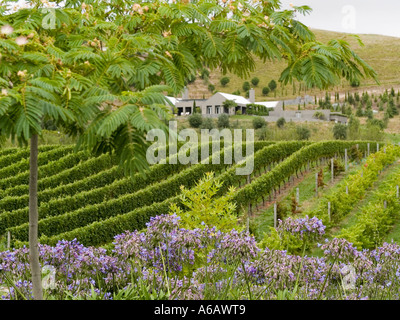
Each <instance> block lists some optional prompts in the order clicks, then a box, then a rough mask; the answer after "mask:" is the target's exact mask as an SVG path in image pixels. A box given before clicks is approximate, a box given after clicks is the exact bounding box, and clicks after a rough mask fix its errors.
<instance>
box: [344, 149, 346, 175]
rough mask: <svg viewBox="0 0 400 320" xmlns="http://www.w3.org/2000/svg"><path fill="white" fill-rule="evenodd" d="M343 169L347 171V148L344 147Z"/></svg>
mask: <svg viewBox="0 0 400 320" xmlns="http://www.w3.org/2000/svg"><path fill="white" fill-rule="evenodd" d="M344 169H345V171H347V149H344Z"/></svg>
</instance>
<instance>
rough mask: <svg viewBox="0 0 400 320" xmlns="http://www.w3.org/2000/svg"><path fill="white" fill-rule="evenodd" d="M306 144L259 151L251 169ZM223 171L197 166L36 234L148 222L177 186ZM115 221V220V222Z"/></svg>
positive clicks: (43, 225) (21, 228)
mask: <svg viewBox="0 0 400 320" xmlns="http://www.w3.org/2000/svg"><path fill="white" fill-rule="evenodd" d="M306 144H309V143H306V142H284V143H278V144H276V145H266V146H265V147H264V148H263V149H261V150H260V151H257V152H256V153H255V156H254V164H255V169H258V168H259V167H263V166H266V165H271V164H272V163H274V162H278V161H281V160H283V159H284V158H285V157H286V156H288V155H289V154H291V153H293V152H295V151H297V150H299V149H300V148H301V147H303V146H304V145H306ZM239 166H241V165H235V166H232V167H231V168H229V169H228V170H227V171H225V172H224V173H223V174H222V175H224V177H225V178H226V181H225V182H226V183H224V185H227V186H228V183H229V182H231V181H232V177H233V176H234V172H235V170H236V168H237V167H239ZM227 167H228V165H225V164H220V165H214V164H212V161H210V164H208V165H206V164H198V165H195V166H192V167H190V168H188V169H187V170H184V171H182V172H181V173H179V174H177V175H175V176H173V177H171V178H169V179H167V180H166V181H163V182H161V183H158V184H155V185H151V186H149V187H147V188H146V189H143V190H140V191H138V192H136V193H133V194H127V195H124V196H121V197H119V198H116V199H112V200H109V201H105V202H102V203H99V204H94V205H89V206H86V207H84V208H81V209H78V210H76V211H71V212H67V213H65V214H62V215H60V216H55V217H49V218H47V219H43V220H41V221H40V222H39V233H40V234H43V236H42V238H41V239H44V238H43V237H44V236H51V235H55V236H57V234H58V233H61V234H63V232H64V233H65V232H67V231H70V230H74V229H75V228H80V227H85V226H86V225H87V224H90V223H96V222H97V221H99V220H102V219H104V220H106V221H107V220H110V219H114V218H115V216H120V215H125V214H126V213H127V212H130V211H132V212H137V211H138V210H139V212H145V215H146V216H147V217H148V218H149V217H150V216H154V215H157V214H160V212H159V211H158V210H159V207H158V206H157V205H156V204H157V203H158V204H159V206H161V207H162V208H169V205H167V204H170V203H171V199H174V197H175V195H176V194H177V193H179V190H180V186H181V185H185V186H186V187H191V186H194V184H195V183H196V182H197V181H198V180H199V179H200V178H202V177H203V175H204V174H205V173H206V172H209V171H220V170H222V169H224V168H227ZM153 203H155V204H153ZM154 209H156V210H154ZM27 214H28V212H26V214H25V216H24V217H23V218H24V219H27ZM135 219H136V218H133V220H135ZM116 220H118V218H116ZM25 221H27V220H25ZM147 221H148V220H146V222H147ZM18 222H21V221H18ZM18 222H16V221H14V224H17V223H18ZM8 223H10V221H8ZM132 226H137V224H136V223H134V224H132ZM141 227H144V224H142V225H141ZM99 230H100V229H99ZM110 230H113V229H110ZM8 231H10V232H11V233H12V234H13V236H14V237H15V238H17V239H19V240H22V241H24V240H26V239H27V235H28V233H27V231H28V225H27V224H26V223H25V224H22V225H18V226H17V227H12V228H9V229H8ZM72 232H74V231H72ZM92 237H93V236H92ZM104 239H105V238H104V235H102V236H99V238H98V240H97V241H96V243H98V242H99V241H104ZM106 239H109V238H106ZM41 241H42V240H41Z"/></svg>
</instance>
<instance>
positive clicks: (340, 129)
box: [332, 123, 347, 140]
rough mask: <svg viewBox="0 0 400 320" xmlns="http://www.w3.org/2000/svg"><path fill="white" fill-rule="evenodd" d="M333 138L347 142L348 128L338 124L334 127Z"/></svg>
mask: <svg viewBox="0 0 400 320" xmlns="http://www.w3.org/2000/svg"><path fill="white" fill-rule="evenodd" d="M332 130H333V136H334V138H335V139H337V140H346V138H347V127H346V125H344V124H341V123H336V124H335V125H334V126H333V129H332Z"/></svg>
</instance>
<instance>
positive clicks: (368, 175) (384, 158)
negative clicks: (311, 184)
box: [304, 145, 400, 227]
mask: <svg viewBox="0 0 400 320" xmlns="http://www.w3.org/2000/svg"><path fill="white" fill-rule="evenodd" d="M399 157H400V147H397V146H396V147H394V146H390V145H389V146H387V147H386V148H385V150H381V151H379V152H376V153H374V154H372V155H370V156H369V157H368V159H367V161H366V163H365V164H364V166H363V167H362V168H361V169H360V170H359V171H357V172H356V173H355V174H352V175H349V176H348V177H346V179H344V180H343V181H342V182H341V183H339V184H338V185H337V186H335V187H334V188H333V189H332V190H331V192H330V193H329V194H327V195H326V196H325V197H323V198H321V199H320V200H319V201H318V207H317V208H316V209H314V210H312V211H311V212H306V213H304V214H307V215H309V216H316V217H318V218H319V219H322V221H323V223H324V224H325V225H326V226H327V227H331V226H332V225H335V224H337V223H338V222H339V221H341V220H342V219H343V218H344V217H345V216H346V215H347V214H348V213H349V212H350V211H351V210H352V208H353V207H354V205H355V204H356V203H357V202H359V201H360V200H361V199H362V198H363V197H364V195H365V193H366V191H367V189H368V188H370V187H371V186H372V185H373V183H374V182H375V181H376V180H377V179H378V177H379V172H380V171H382V170H383V169H384V168H385V167H386V166H388V165H389V164H392V163H393V162H394V161H396V160H397V159H398V158H399ZM346 189H347V192H346ZM328 202H329V203H330V217H329V216H328V211H327V208H328Z"/></svg>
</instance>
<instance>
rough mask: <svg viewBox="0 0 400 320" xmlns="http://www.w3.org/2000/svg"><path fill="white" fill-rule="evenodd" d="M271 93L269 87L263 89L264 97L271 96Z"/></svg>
mask: <svg viewBox="0 0 400 320" xmlns="http://www.w3.org/2000/svg"><path fill="white" fill-rule="evenodd" d="M269 92H270V89H269V87H263V88H262V94H263V95H264V96H267V95H268V94H269Z"/></svg>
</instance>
